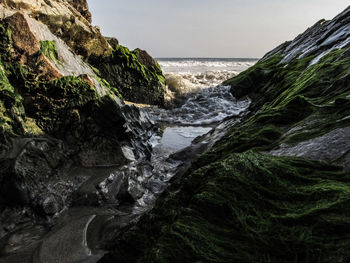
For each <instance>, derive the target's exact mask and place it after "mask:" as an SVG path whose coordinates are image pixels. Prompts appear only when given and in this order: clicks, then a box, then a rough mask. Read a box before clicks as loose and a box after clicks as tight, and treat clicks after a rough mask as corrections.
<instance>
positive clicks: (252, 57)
mask: <svg viewBox="0 0 350 263" xmlns="http://www.w3.org/2000/svg"><path fill="white" fill-rule="evenodd" d="M154 58H155V59H169V58H170V59H179V58H185V59H254V60H259V59H261V58H254V57H157V56H155V57H154Z"/></svg>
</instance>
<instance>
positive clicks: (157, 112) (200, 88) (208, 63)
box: [147, 58, 257, 152]
mask: <svg viewBox="0 0 350 263" xmlns="http://www.w3.org/2000/svg"><path fill="white" fill-rule="evenodd" d="M256 61H257V60H256V59H229V58H226V59H225V58H224V59H220V58H218V59H216V58H159V59H158V62H159V64H160V66H161V67H162V70H163V72H164V74H165V76H166V79H167V89H168V99H169V100H170V101H173V102H174V103H173V104H172V106H171V107H170V109H161V108H159V107H151V108H148V110H147V111H148V112H149V114H150V115H151V116H152V118H153V119H154V120H156V121H158V122H161V123H163V125H164V129H163V133H162V134H160V135H159V136H158V137H157V138H156V140H155V141H154V146H155V148H156V149H157V148H158V149H164V151H165V152H171V151H176V150H179V149H182V148H185V147H187V146H188V145H190V144H191V142H192V141H193V139H194V138H196V137H197V136H200V135H203V134H205V133H207V132H208V131H209V130H210V129H211V127H213V126H214V125H215V124H217V123H219V122H220V121H222V120H223V119H225V118H226V117H229V116H234V115H238V114H240V113H241V112H242V111H244V110H245V109H246V108H247V107H248V106H249V104H250V100H249V98H243V99H241V100H236V99H235V98H234V97H233V96H232V94H231V92H230V87H228V86H222V85H221V83H222V82H223V81H225V80H227V79H229V78H232V77H234V76H236V75H237V74H239V73H240V72H242V71H244V70H246V69H247V68H249V67H250V66H252V65H254V64H255V63H256Z"/></svg>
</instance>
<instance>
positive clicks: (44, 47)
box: [40, 40, 59, 62]
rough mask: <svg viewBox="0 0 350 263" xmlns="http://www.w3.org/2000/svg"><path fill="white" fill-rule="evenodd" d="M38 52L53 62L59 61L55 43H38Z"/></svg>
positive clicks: (47, 41)
mask: <svg viewBox="0 0 350 263" xmlns="http://www.w3.org/2000/svg"><path fill="white" fill-rule="evenodd" d="M40 52H41V53H42V54H44V55H45V56H46V57H47V58H48V59H50V60H51V61H53V62H57V61H59V58H58V50H57V46H56V43H55V41H49V40H46V41H40Z"/></svg>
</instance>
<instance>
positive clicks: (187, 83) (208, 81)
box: [165, 71, 238, 95]
mask: <svg viewBox="0 0 350 263" xmlns="http://www.w3.org/2000/svg"><path fill="white" fill-rule="evenodd" d="M237 74H238V72H236V71H207V72H204V73H167V74H165V77H166V83H167V87H168V89H169V91H171V92H173V93H175V94H176V95H180V94H186V93H192V92H196V91H198V90H200V89H204V88H209V87H214V86H217V85H219V84H221V83H222V82H223V81H225V80H227V79H229V78H232V77H234V76H236V75H237Z"/></svg>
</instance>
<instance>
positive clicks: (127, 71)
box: [93, 45, 165, 105]
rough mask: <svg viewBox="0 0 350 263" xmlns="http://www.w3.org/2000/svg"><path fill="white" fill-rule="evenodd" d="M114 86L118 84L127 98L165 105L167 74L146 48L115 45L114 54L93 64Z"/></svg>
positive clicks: (133, 100)
mask: <svg viewBox="0 0 350 263" xmlns="http://www.w3.org/2000/svg"><path fill="white" fill-rule="evenodd" d="M93 64H94V65H95V66H96V67H97V68H98V69H99V70H100V73H101V76H102V77H103V78H105V79H106V80H107V81H108V82H109V83H110V84H111V85H112V86H115V87H118V88H119V89H120V91H121V93H122V95H123V97H124V98H125V99H126V100H129V101H132V102H137V103H147V104H156V105H163V104H164V95H165V77H164V76H163V74H162V70H161V69H160V66H159V64H158V62H157V61H156V60H155V59H153V58H152V57H151V56H150V55H148V53H147V52H146V51H144V50H140V49H136V50H134V51H130V50H129V49H128V48H127V47H123V46H120V45H118V46H116V47H115V49H114V51H113V53H112V55H111V56H110V57H107V58H105V59H104V60H102V61H97V62H94V63H93Z"/></svg>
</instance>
